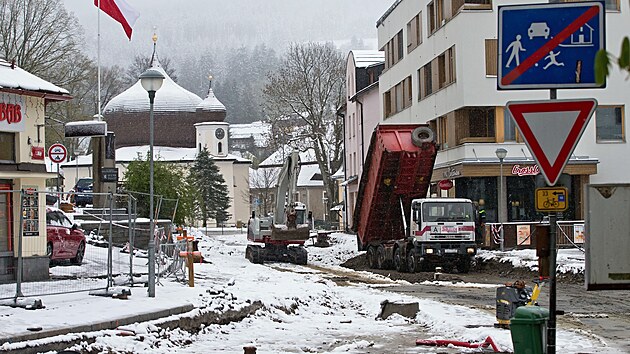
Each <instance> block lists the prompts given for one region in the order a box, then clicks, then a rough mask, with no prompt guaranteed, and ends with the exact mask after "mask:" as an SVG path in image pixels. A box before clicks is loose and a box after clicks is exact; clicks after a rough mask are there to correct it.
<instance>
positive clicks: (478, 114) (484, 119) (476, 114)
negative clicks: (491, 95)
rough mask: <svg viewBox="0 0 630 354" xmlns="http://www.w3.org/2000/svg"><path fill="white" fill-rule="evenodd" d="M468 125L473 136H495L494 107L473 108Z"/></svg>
mask: <svg viewBox="0 0 630 354" xmlns="http://www.w3.org/2000/svg"><path fill="white" fill-rule="evenodd" d="M468 126H469V136H470V137H471V138H486V137H494V107H490V108H471V109H470V110H469V113H468Z"/></svg>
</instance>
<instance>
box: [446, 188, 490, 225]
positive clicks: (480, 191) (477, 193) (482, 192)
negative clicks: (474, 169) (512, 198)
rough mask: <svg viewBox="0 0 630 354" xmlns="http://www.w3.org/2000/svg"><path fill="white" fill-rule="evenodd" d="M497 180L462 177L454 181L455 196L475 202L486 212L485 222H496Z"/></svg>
mask: <svg viewBox="0 0 630 354" xmlns="http://www.w3.org/2000/svg"><path fill="white" fill-rule="evenodd" d="M497 188H498V183H497V178H495V177H475V178H471V177H462V178H457V179H456V180H455V196H456V197H457V198H467V199H470V200H472V201H473V202H475V204H476V205H477V207H478V208H483V209H484V210H485V212H486V222H497V221H498V213H497Z"/></svg>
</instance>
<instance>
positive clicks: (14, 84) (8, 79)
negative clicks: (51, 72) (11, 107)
mask: <svg viewBox="0 0 630 354" xmlns="http://www.w3.org/2000/svg"><path fill="white" fill-rule="evenodd" d="M11 66H12V65H11V63H9V62H8V61H6V60H4V59H0V88H8V89H18V90H28V91H45V92H53V93H57V94H63V95H67V94H69V92H68V90H66V89H62V88H61V87H59V86H56V85H54V84H52V83H50V82H48V81H46V80H44V79H42V78H39V77H37V76H35V75H33V74H31V73H29V72H28V71H26V70H23V69H21V68H20V67H18V66H17V65H13V68H12V67H11Z"/></svg>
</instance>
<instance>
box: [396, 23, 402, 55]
mask: <svg viewBox="0 0 630 354" xmlns="http://www.w3.org/2000/svg"><path fill="white" fill-rule="evenodd" d="M396 50H397V54H398V58H396V62H398V61H400V60H402V58H403V32H402V30H400V32H398V34H397V35H396Z"/></svg>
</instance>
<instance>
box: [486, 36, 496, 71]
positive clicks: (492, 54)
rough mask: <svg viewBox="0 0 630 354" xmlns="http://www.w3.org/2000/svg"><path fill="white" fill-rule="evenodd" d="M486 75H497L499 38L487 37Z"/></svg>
mask: <svg viewBox="0 0 630 354" xmlns="http://www.w3.org/2000/svg"><path fill="white" fill-rule="evenodd" d="M485 48H486V76H497V59H498V55H497V53H498V52H497V40H496V39H486V40H485Z"/></svg>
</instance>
